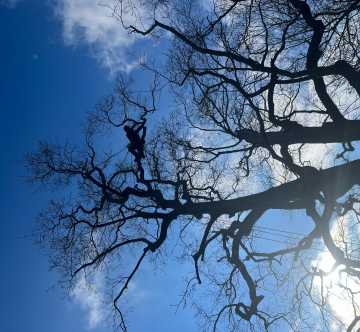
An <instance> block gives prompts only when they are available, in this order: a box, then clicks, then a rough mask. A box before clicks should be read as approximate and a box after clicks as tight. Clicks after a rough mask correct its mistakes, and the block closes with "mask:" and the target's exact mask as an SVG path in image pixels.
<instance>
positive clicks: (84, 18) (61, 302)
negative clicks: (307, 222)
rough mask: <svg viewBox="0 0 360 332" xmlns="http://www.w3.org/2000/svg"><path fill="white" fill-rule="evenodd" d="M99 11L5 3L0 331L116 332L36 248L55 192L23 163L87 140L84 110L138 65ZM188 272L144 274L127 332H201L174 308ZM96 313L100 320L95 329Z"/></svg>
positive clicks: (1, 8)
mask: <svg viewBox="0 0 360 332" xmlns="http://www.w3.org/2000/svg"><path fill="white" fill-rule="evenodd" d="M104 1H105V2H106V0H104ZM109 1H110V0H109ZM54 3H57V4H58V5H57V6H54ZM96 4H97V1H95V0H93V1H90V0H76V1H74V0H59V1H39V0H19V1H14V0H0V40H1V52H0V74H1V76H0V77H1V78H0V98H1V122H0V126H1V131H0V135H1V139H0V144H1V151H2V155H1V163H0V188H1V190H0V195H1V199H0V209H1V214H0V215H1V217H2V222H1V225H2V232H1V234H0V237H1V241H0V246H1V256H2V264H1V267H0V269H1V276H2V277H1V280H2V282H1V283H0V294H5V298H4V297H2V301H1V304H0V322H1V323H0V330H1V331H5V332H20V331H21V332H22V331H27V332H45V331H46V332H48V331H53V332H64V331H70V332H71V331H77V332H82V331H93V332H107V331H112V329H111V327H107V326H106V323H105V321H103V320H102V318H103V317H102V316H104V315H103V311H102V306H101V303H99V301H98V298H97V297H96V295H94V294H91V293H90V294H89V293H87V292H85V291H84V290H82V289H78V292H77V293H76V296H73V297H72V299H70V300H69V299H67V298H65V296H64V293H63V292H62V291H61V290H60V289H59V288H58V287H56V285H57V280H58V276H57V275H56V274H55V273H54V272H50V271H49V269H48V263H47V258H46V257H45V255H44V254H43V253H42V252H41V251H40V249H39V248H38V247H37V246H35V245H33V237H31V234H32V232H33V231H34V226H35V220H36V216H37V214H38V213H39V211H40V210H41V209H42V208H43V207H44V206H45V205H46V201H47V200H48V199H49V197H50V193H48V192H44V191H42V190H40V189H41V188H36V187H34V186H31V185H29V184H28V183H26V181H25V175H26V172H25V169H24V162H23V160H24V156H25V154H26V153H27V152H30V151H33V150H34V149H36V146H37V143H38V141H40V140H42V141H44V140H46V141H50V142H56V143H61V142H73V143H76V142H79V143H81V141H82V136H83V132H82V130H81V128H82V127H83V125H84V121H85V118H86V115H87V112H89V111H92V110H93V108H94V105H95V104H96V103H97V102H98V101H99V100H100V99H101V97H103V96H104V95H106V94H108V93H109V92H110V91H111V90H112V88H113V80H114V73H115V72H116V71H118V70H123V71H125V72H129V71H130V70H131V69H133V67H134V63H135V61H136V58H132V57H131V55H130V54H129V52H128V51H129V50H130V48H133V47H135V48H136V47H137V46H138V44H139V42H137V41H134V40H131V39H130V38H129V37H128V36H127V35H126V33H124V32H123V31H122V30H121V28H120V26H119V22H116V21H115V20H111V19H110V18H109V17H106V12H105V11H104V10H105V8H99V7H98V6H96ZM99 13H100V14H103V15H98V14H99ZM104 17H105V18H106V23H105V21H104ZM133 73H134V74H135V75H139V73H137V72H136V70H135V71H134V72H133ZM138 78H139V76H138ZM303 218H304V217H302V218H297V217H296V216H295V215H293V216H290V218H285V217H284V214H281V213H278V214H275V213H271V214H269V215H267V217H266V218H265V220H264V221H262V222H264V224H263V225H266V224H267V221H269V220H270V219H271V221H272V224H271V225H272V226H273V227H275V228H278V229H281V228H283V227H284V225H285V224H286V223H288V222H289V220H290V221H291V223H292V224H291V225H292V227H291V229H292V230H293V231H295V232H301V233H304V232H305V231H306V229H305V228H306V226H304V220H303ZM284 229H286V227H285V228H284ZM262 236H264V231H263V233H262ZM267 236H268V237H272V236H274V234H272V235H267ZM275 245H276V243H275ZM186 269H187V267H181V266H179V265H178V264H177V262H175V261H170V266H169V267H168V268H162V269H159V270H158V271H156V272H154V271H153V270H152V269H151V267H150V266H149V265H146V266H145V267H144V270H143V272H144V273H143V274H141V275H138V276H137V278H136V287H135V291H134V293H133V294H132V295H129V301H130V303H132V305H133V307H134V308H135V307H136V311H135V310H134V311H133V312H131V313H130V314H129V321H130V331H145V330H148V329H149V326H150V327H151V330H153V331H160V332H161V331H169V330H171V331H196V330H198V329H197V327H196V325H195V324H196V323H195V322H196V321H195V318H193V315H192V312H191V310H190V309H188V310H185V311H182V310H180V311H178V313H177V314H176V315H175V309H174V307H173V306H171V305H173V304H176V303H177V302H178V300H179V296H180V293H181V290H183V287H182V286H183V282H182V281H183V279H182V278H183V276H184V275H183V274H182V272H184V271H185V270H186ZM91 315H95V316H96V315H98V316H99V315H100V318H99V317H98V316H96V317H97V319H95V323H94V322H93V323H91V317H92V316H91Z"/></svg>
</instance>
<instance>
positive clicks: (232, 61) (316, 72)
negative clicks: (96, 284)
mask: <svg viewBox="0 0 360 332" xmlns="http://www.w3.org/2000/svg"><path fill="white" fill-rule="evenodd" d="M114 15H115V16H116V17H117V18H119V20H120V21H121V22H122V23H123V25H124V26H125V28H126V29H128V30H129V33H132V34H135V35H136V36H138V37H141V36H146V37H147V39H146V40H147V41H148V40H149V38H154V39H155V40H156V41H159V40H165V41H164V43H167V44H170V46H168V47H167V48H166V52H167V53H166V54H165V55H164V57H166V64H165V65H164V64H163V63H162V64H160V65H156V64H153V65H151V66H150V65H148V64H145V63H142V69H143V70H144V71H147V72H150V73H152V74H153V75H154V81H153V83H152V84H151V88H150V89H149V91H148V92H144V91H133V90H131V85H130V84H129V83H128V82H127V81H125V80H124V79H119V81H118V84H117V86H116V89H115V92H114V93H113V94H112V96H111V97H109V98H107V99H106V100H105V101H104V102H103V103H102V104H101V105H100V106H99V107H98V110H97V112H96V113H95V114H94V115H93V116H92V117H91V118H90V120H89V129H88V131H87V132H86V145H85V149H83V150H82V152H79V150H77V149H75V148H74V147H71V146H69V145H67V146H65V147H58V146H53V145H50V144H42V145H41V146H40V149H39V151H38V152H36V153H33V154H30V155H29V158H28V164H29V166H30V168H31V172H32V178H33V179H34V180H35V181H40V182H41V183H50V184H51V183H53V184H54V183H55V184H56V185H59V184H65V185H67V188H68V191H66V192H68V193H69V195H68V196H67V199H63V200H57V201H52V202H51V203H50V206H49V209H48V210H47V211H46V212H44V213H43V214H42V215H41V234H42V237H41V242H42V243H43V244H44V245H47V246H48V248H50V257H51V258H52V262H53V265H54V266H55V267H56V268H58V269H59V270H61V271H62V272H63V276H64V280H67V281H69V282H70V285H71V284H73V283H74V282H75V281H76V280H77V278H78V277H79V275H81V274H82V273H90V272H91V271H96V270H99V269H104V267H111V270H112V271H115V270H116V269H117V266H118V264H120V263H119V262H121V260H124V259H126V257H133V256H130V254H129V253H130V252H132V254H135V255H136V256H137V260H136V262H135V263H134V265H133V267H132V269H131V270H130V271H128V272H126V275H125V276H123V277H119V276H118V274H117V275H116V276H115V274H113V277H114V278H115V279H116V278H117V281H118V283H117V284H116V285H115V286H114V291H115V293H114V296H113V300H114V302H113V303H114V307H115V308H116V310H117V311H118V313H119V317H120V327H121V328H122V329H123V330H126V329H127V328H126V325H125V320H124V317H123V314H122V312H121V311H120V307H119V301H120V299H121V298H122V297H124V296H126V294H125V293H126V289H127V288H128V286H129V283H130V282H131V280H132V279H133V278H135V275H136V274H137V273H141V265H142V263H143V262H144V260H145V259H147V258H148V257H150V256H156V253H159V252H161V251H162V250H164V249H165V248H166V246H168V245H172V243H173V242H175V241H176V239H177V238H178V239H180V240H181V241H179V244H178V245H177V246H176V250H177V253H178V254H179V255H182V257H183V258H184V259H192V260H193V262H194V273H193V275H192V276H190V278H189V282H188V283H187V284H186V285H185V286H184V287H185V292H184V300H186V299H187V298H188V297H190V298H192V300H193V301H194V302H195V303H197V305H196V308H197V309H198V313H199V314H200V316H201V317H202V318H203V322H204V323H205V326H207V327H211V328H212V329H213V330H217V329H218V330H241V331H245V330H254V331H268V330H269V331H275V330H279V329H280V330H293V331H305V330H308V329H309V330H310V329H311V330H315V331H325V330H334V329H335V328H338V329H339V330H347V331H355V330H356V329H357V328H359V324H358V322H359V321H360V308H359V305H358V300H359V298H358V294H359V291H360V288H359V285H360V280H359V278H360V257H359V255H358V252H359V241H358V235H357V234H358V231H359V229H358V228H359V227H358V221H359V219H358V218H359V213H360V210H359V207H360V205H359V203H360V195H359V191H358V188H359V187H358V186H359V184H360V160H359V159H357V158H358V152H357V149H358V146H357V143H356V142H357V141H358V140H359V139H360V120H358V118H359V106H360V104H359V96H360V73H359V67H360V34H359V31H360V1H353V0H348V1H337V0H330V1H321V0H316V1H315V0H308V1H306V2H305V1H300V0H289V1H285V0H275V1H270V0H231V1H230V0H219V1H190V0H188V1H181V2H178V1H166V0H163V1H160V0H159V1H148V2H146V3H145V4H143V3H140V2H135V1H131V0H127V1H125V0H124V1H116V2H115V5H114ZM125 16H126V17H125ZM129 16H130V17H131V16H132V17H134V18H135V22H136V24H135V23H133V24H128V23H127V22H126V19H125V18H128V17H129ZM154 39H153V40H154ZM164 91H165V92H164ZM160 92H163V93H162V94H161V93H160ZM164 94H166V95H167V96H168V99H170V101H168V102H167V103H168V104H169V105H170V107H171V110H170V111H168V112H167V114H168V116H164V120H163V121H159V119H160V115H158V113H159V108H161V107H164V106H159V105H161V99H160V97H161V95H164ZM169 96H170V97H169ZM160 113H161V114H164V112H161V111H160ZM111 128H112V129H114V130H115V132H116V131H118V132H119V133H120V135H121V137H122V139H123V142H124V144H121V142H113V141H112V142H109V143H108V144H111V145H112V146H115V150H116V149H118V150H117V151H116V152H109V151H107V152H106V153H104V152H102V153H100V152H99V151H100V150H102V149H103V145H104V144H103V143H102V144H100V145H101V146H102V148H100V147H99V146H98V145H99V144H96V140H95V137H98V136H97V134H96V132H101V130H104V129H105V130H106V131H108V130H110V129H111ZM122 128H123V129H124V130H122ZM146 128H148V132H147V134H146ZM149 128H150V129H149ZM102 140H103V139H102ZM96 146H97V147H96ZM324 151H326V154H325V152H324ZM276 210H280V211H284V212H286V213H290V214H291V215H294V213H297V214H296V217H295V218H298V219H299V220H301V223H302V225H303V226H302V227H303V228H302V231H303V232H299V230H298V229H297V230H295V229H294V228H293V227H294V226H293V224H292V220H291V219H289V218H288V217H287V214H285V213H282V214H279V213H276V212H274V211H276ZM273 218H277V219H278V218H283V219H284V221H285V222H284V223H283V225H285V226H284V227H283V228H282V229H276V228H274V226H273V224H272V221H271V220H272V219H273ZM269 240H272V241H275V242H276V243H275V244H274V243H271V242H270V241H269ZM321 255H322V256H321ZM324 255H329V257H331V260H329V262H332V263H329V264H331V265H330V266H327V267H324V266H322V265H321V264H319V261H320V258H319V257H325V256H324ZM334 273H335V274H336V275H337V276H338V277H337V278H336V280H335V279H334ZM110 274H111V273H110ZM329 280H330V282H329ZM334 280H335V281H334ZM194 289H196V290H194ZM202 289H205V290H206V292H210V294H212V296H211V297H210V299H208V300H207V301H204V300H201V297H199V296H198V295H196V294H198V293H197V292H199V291H201V290H202ZM335 289H340V290H341V294H339V293H337V292H336V291H335ZM192 294H195V295H192ZM340 297H341V299H340ZM334 299H335V300H334ZM334 301H335V302H336V301H337V303H338V305H340V306H342V305H344V303H345V302H346V301H347V303H348V304H349V307H346V308H350V309H349V310H348V309H346V310H347V311H348V312H346V317H345V316H344V315H342V314H341V313H339V310H338V308H336V305H334V303H335V302H334ZM344 301H345V302H344ZM209 302H211V305H210V303H209ZM349 317H351V318H349Z"/></svg>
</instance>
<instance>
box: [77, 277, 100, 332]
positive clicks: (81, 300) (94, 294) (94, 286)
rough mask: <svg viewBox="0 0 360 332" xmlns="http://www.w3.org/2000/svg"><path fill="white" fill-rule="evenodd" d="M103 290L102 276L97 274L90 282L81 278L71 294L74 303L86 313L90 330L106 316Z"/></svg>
mask: <svg viewBox="0 0 360 332" xmlns="http://www.w3.org/2000/svg"><path fill="white" fill-rule="evenodd" d="M103 288H104V280H103V276H102V274H101V273H99V274H97V275H96V276H95V277H94V279H92V280H91V282H90V281H89V280H87V279H86V277H85V276H82V277H81V278H80V279H79V280H78V282H77V283H76V285H75V287H74V289H73V291H72V293H71V297H72V298H73V299H74V301H75V302H76V303H78V304H79V305H80V306H81V308H82V309H83V310H84V311H85V312H86V314H87V320H88V324H89V328H91V329H92V328H95V327H97V326H99V325H100V324H101V323H102V322H103V321H104V319H105V316H106V312H105V310H104V295H103Z"/></svg>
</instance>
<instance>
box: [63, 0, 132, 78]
mask: <svg viewBox="0 0 360 332" xmlns="http://www.w3.org/2000/svg"><path fill="white" fill-rule="evenodd" d="M56 13H57V16H58V17H59V18H60V19H61V20H62V23H63V35H64V39H65V42H66V43H67V44H68V45H74V46H76V45H78V44H87V45H88V46H89V47H90V48H91V50H92V51H93V53H94V55H95V57H96V58H97V59H98V60H99V62H100V63H101V64H102V65H103V66H105V67H107V68H108V69H110V70H111V71H112V72H116V71H125V72H128V71H130V70H131V69H133V68H134V66H136V64H137V63H138V60H137V59H135V60H134V59H132V60H130V59H129V56H128V55H127V51H128V50H129V48H130V47H131V46H132V45H133V43H134V42H135V40H136V39H135V36H134V35H133V36H131V35H129V34H128V32H127V31H126V30H125V29H124V28H123V27H122V25H121V22H120V21H119V20H118V19H116V17H115V16H114V15H113V13H114V1H112V0H101V1H99V0H59V2H58V6H57V8H56ZM125 16H126V14H125ZM128 16H129V17H130V15H128ZM129 17H125V19H129Z"/></svg>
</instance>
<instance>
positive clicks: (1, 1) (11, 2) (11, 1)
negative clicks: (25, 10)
mask: <svg viewBox="0 0 360 332" xmlns="http://www.w3.org/2000/svg"><path fill="white" fill-rule="evenodd" d="M19 2H20V0H0V5H3V6H5V7H8V8H15V7H16V5H17V4H18V3H19Z"/></svg>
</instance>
